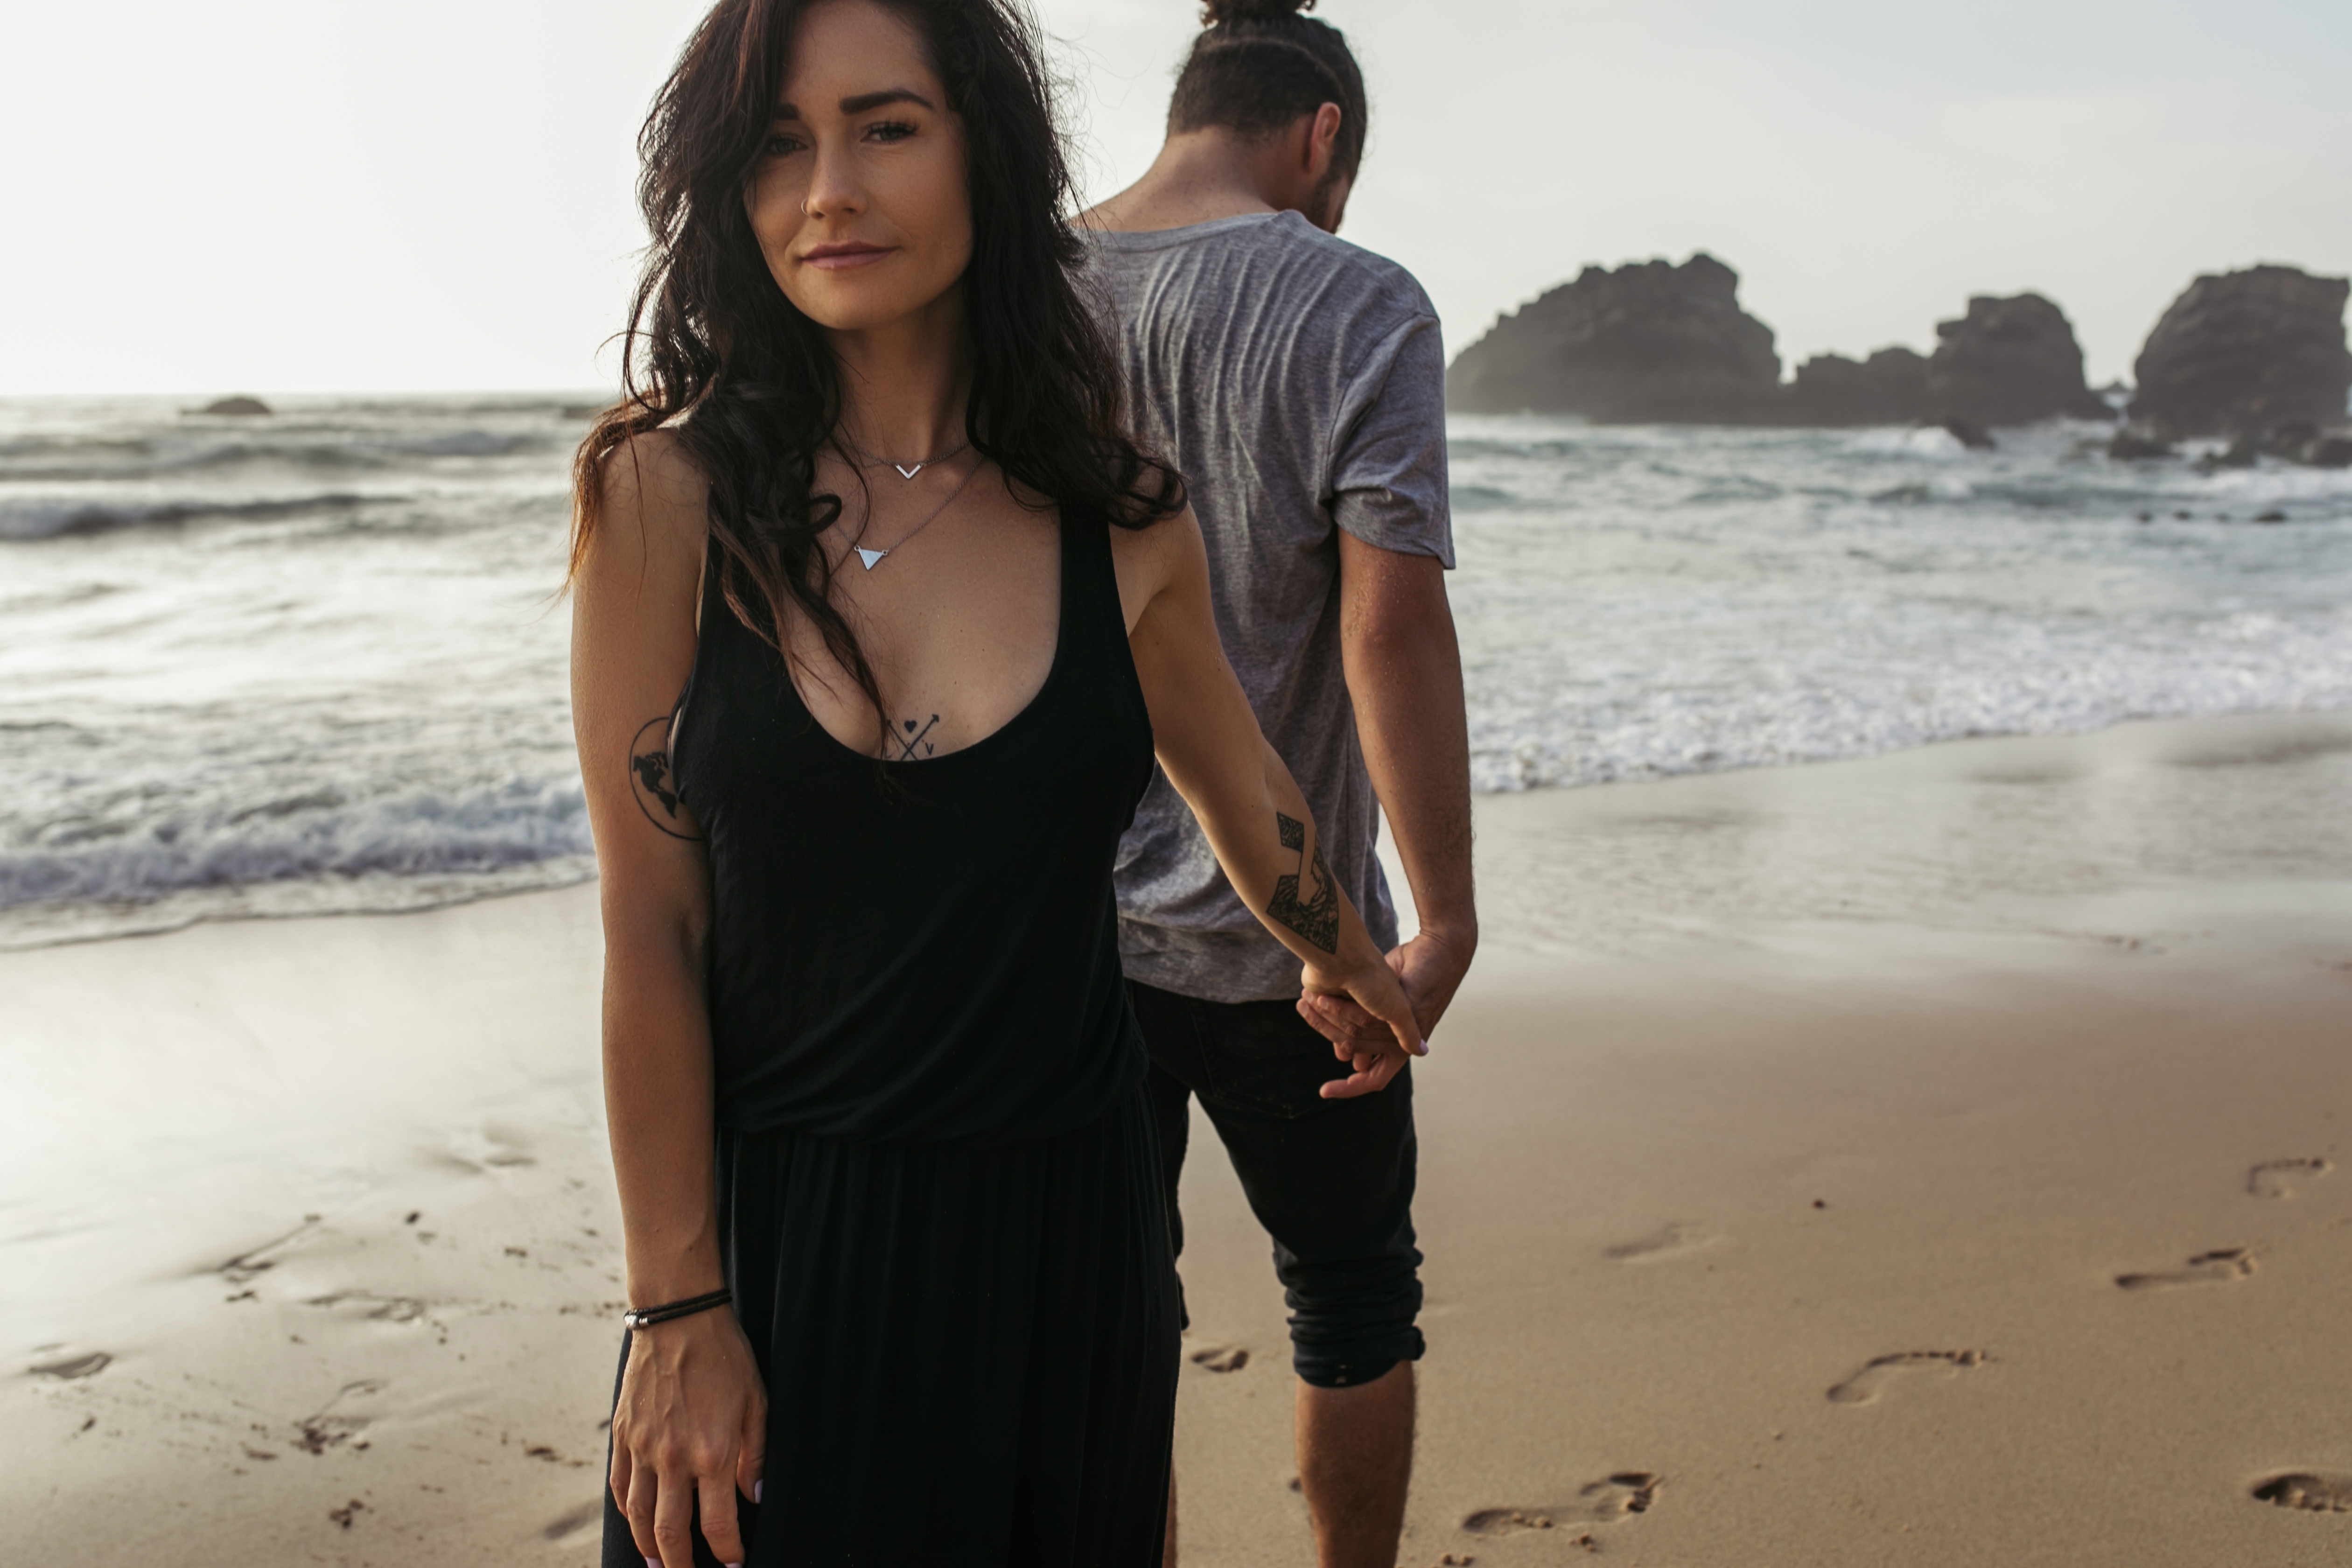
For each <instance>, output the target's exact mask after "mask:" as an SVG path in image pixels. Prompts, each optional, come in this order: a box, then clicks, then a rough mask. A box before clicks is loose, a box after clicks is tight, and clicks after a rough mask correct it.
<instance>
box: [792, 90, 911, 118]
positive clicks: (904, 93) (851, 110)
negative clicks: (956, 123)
mask: <svg viewBox="0 0 2352 1568" xmlns="http://www.w3.org/2000/svg"><path fill="white" fill-rule="evenodd" d="M886 103H919V104H921V105H922V106H923V107H924V108H925V109H928V110H931V111H932V112H933V113H937V112H938V111H939V106H938V105H937V104H935V103H933V102H932V101H931V100H929V99H928V98H925V97H924V96H923V95H922V94H921V93H919V92H917V91H916V90H915V89H913V88H911V87H886V88H884V89H882V90H881V91H879V92H861V93H858V94H856V95H855V96H854V97H850V98H845V99H843V100H841V112H842V113H844V114H863V113H865V112H866V110H869V109H879V108H881V107H882V106H883V105H884V104H886ZM800 117H801V111H800V109H799V108H798V106H796V105H794V104H790V103H780V104H778V105H776V118H777V119H778V120H798V119H799V118H800Z"/></svg>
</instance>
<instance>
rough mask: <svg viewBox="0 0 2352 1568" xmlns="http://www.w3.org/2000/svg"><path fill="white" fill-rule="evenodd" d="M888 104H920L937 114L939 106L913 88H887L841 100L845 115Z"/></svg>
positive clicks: (860, 112) (861, 112)
mask: <svg viewBox="0 0 2352 1568" xmlns="http://www.w3.org/2000/svg"><path fill="white" fill-rule="evenodd" d="M886 103H919V104H921V105H922V106H923V107H924V108H925V109H929V110H932V111H933V112H937V110H938V106H937V105H935V104H933V103H932V102H931V100H929V99H928V98H925V97H924V96H923V95H922V94H921V93H919V92H917V91H916V90H915V89H913V88H911V87H886V88H884V89H882V90H881V91H880V92H861V93H859V94H857V95H856V97H855V98H845V99H843V100H841V112H843V113H844V114H863V113H865V112H866V110H869V109H879V108H881V107H882V106H883V105H884V104H886Z"/></svg>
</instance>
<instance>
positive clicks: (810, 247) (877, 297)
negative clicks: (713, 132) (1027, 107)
mask: <svg viewBox="0 0 2352 1568" xmlns="http://www.w3.org/2000/svg"><path fill="white" fill-rule="evenodd" d="M744 202H745V205H746V206H747V207H748V208H749V210H750V212H751V228H752V232H753V233H755V234H756V235H758V236H759V239H760V249H761V253H762V254H764V255H765V256H766V257H767V258H768V270H769V271H771V272H772V273H773V274H774V275H775V279H776V283H777V285H778V287H780V288H782V289H783V291H784V295H785V297H786V298H787V299H789V300H792V302H793V304H795V305H797V306H799V307H800V309H801V311H802V313H803V314H804V315H806V316H807V317H808V318H809V319H810V320H811V321H815V322H816V323H817V324H818V325H820V326H824V327H830V328H833V329H834V330H835V331H861V330H863V329H866V328H870V327H878V326H883V325H887V324H888V323H890V322H892V321H900V320H902V319H904V318H906V317H908V316H911V315H913V314H915V313H916V312H917V311H919V310H922V309H923V308H924V307H926V306H928V305H930V304H932V303H934V302H935V301H937V300H940V299H941V298H942V297H943V296H945V295H947V294H948V293H949V292H950V290H951V289H954V287H955V285H956V281H957V279H961V277H962V276H963V271H964V268H965V266H966V265H967V264H968V263H969V262H970V261H971V190H970V187H969V184H968V183H967V179H966V174H965V168H964V147H963V125H962V121H961V120H960V119H959V118H958V117H957V116H955V115H954V114H952V113H950V112H949V110H948V108H947V91H946V89H945V88H944V87H943V86H942V85H941V83H940V79H939V74H938V73H937V72H936V71H934V70H933V69H932V68H931V65H930V61H929V58H928V57H927V56H926V53H925V51H924V48H923V43H922V39H921V37H919V35H918V34H917V33H916V32H915V30H914V29H913V28H912V27H910V26H908V24H907V23H905V22H904V21H902V20H900V19H899V17H898V16H897V15H896V14H895V13H893V12H890V11H887V10H885V9H884V8H883V7H881V6H879V5H874V4H872V3H871V0H819V3H818V4H817V5H811V6H809V7H807V8H806V9H804V10H803V11H802V12H801V14H800V16H799V19H798V21H797V22H796V23H795V25H794V26H793V40H792V64H791V68H790V69H789V70H788V72H787V73H786V75H785V78H784V85H783V90H782V95H781V97H780V99H779V100H778V102H777V104H776V116H775V121H774V122H773V123H772V125H771V126H770V128H769V133H768V145H767V150H766V152H765V153H763V154H762V156H761V160H760V165H759V168H758V170H757V172H756V173H754V174H753V175H752V177H751V187H750V189H749V190H748V191H747V192H746V193H745V195H744Z"/></svg>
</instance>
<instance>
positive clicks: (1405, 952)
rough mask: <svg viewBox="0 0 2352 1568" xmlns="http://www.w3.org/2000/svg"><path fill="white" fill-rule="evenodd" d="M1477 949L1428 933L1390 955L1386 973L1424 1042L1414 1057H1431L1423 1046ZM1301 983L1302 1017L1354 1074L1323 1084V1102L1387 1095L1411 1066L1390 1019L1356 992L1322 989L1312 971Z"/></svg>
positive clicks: (1470, 943) (1471, 944)
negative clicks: (1408, 1007) (1392, 1083)
mask: <svg viewBox="0 0 2352 1568" xmlns="http://www.w3.org/2000/svg"><path fill="white" fill-rule="evenodd" d="M1476 945H1477V944H1476V939H1475V937H1473V938H1471V939H1469V940H1466V941H1465V940H1460V939H1456V938H1452V937H1448V936H1444V935H1441V934H1439V933H1437V932H1434V931H1427V930H1424V931H1423V932H1422V933H1421V934H1420V935H1418V936H1416V937H1414V938H1413V939H1412V941H1411V942H1405V943H1404V944H1403V945H1402V946H1400V947H1398V948H1397V949H1396V950H1395V951H1394V952H1391V953H1390V954H1389V955H1388V963H1387V968H1388V969H1389V971H1390V972H1391V973H1392V974H1393V975H1394V976H1395V977H1396V980H1397V982H1398V983H1399V984H1400V985H1401V987H1402V994H1403V995H1404V996H1406V997H1407V998H1408V999H1409V1001H1410V1004H1411V1007H1412V1013H1411V1017H1412V1028H1413V1032H1414V1035H1415V1037H1417V1038H1418V1039H1419V1040H1420V1041H1422V1042H1424V1043H1423V1044H1422V1045H1421V1047H1420V1049H1419V1050H1418V1051H1416V1052H1415V1053H1414V1054H1415V1055H1419V1056H1426V1055H1428V1054H1429V1047H1428V1046H1427V1044H1426V1043H1425V1042H1426V1041H1427V1039H1428V1037H1430V1036H1431V1035H1433V1034H1435V1033H1436V1032H1437V1022H1438V1020H1439V1019H1440V1018H1442V1017H1444V1016H1445V1009H1446V1008H1447V1007H1448V1006H1449V1005H1451V1004H1452V1003H1453V1001H1454V992H1455V991H1457V990H1459V989H1460V988H1461V985H1462V977H1463V976H1464V975H1465V974H1466V973H1469V969H1470V957H1471V954H1472V952H1475V948H1476ZM1303 978H1304V984H1303V987H1302V989H1303V991H1304V994H1302V995H1301V996H1300V997H1299V998H1298V1014H1299V1016H1301V1017H1303V1018H1305V1019H1306V1020H1307V1023H1308V1024H1310V1025H1312V1026H1314V1028H1315V1031H1316V1033H1318V1034H1319V1035H1321V1036H1322V1037H1324V1038H1325V1039H1327V1040H1329V1041H1330V1042H1331V1048H1332V1051H1333V1054H1335V1055H1336V1056H1338V1057H1339V1059H1340V1060H1341V1061H1343V1062H1348V1063H1349V1064H1350V1066H1351V1067H1352V1068H1354V1071H1353V1073H1352V1074H1351V1075H1350V1076H1349V1077H1348V1078H1345V1079H1334V1080H1332V1081H1331V1082H1329V1083H1327V1084H1325V1085H1324V1086H1323V1098H1324V1099H1326V1100H1345V1099H1351V1098H1353V1097H1354V1096H1357V1095H1360V1094H1370V1093H1374V1092H1376V1091H1378V1090H1380V1089H1386V1088H1387V1087H1388V1086H1389V1080H1390V1079H1393V1078H1395V1077H1396V1075H1397V1073H1398V1071H1399V1069H1401V1068H1402V1067H1403V1066H1404V1064H1405V1061H1406V1060H1407V1058H1406V1057H1405V1056H1403V1055H1402V1053H1401V1052H1399V1050H1398V1049H1397V1047H1398V1045H1399V1043H1401V1042H1402V1040H1403V1039H1404V1036H1403V1035H1402V1033H1400V1032H1399V1031H1398V1030H1397V1029H1396V1027H1395V1025H1394V1022H1393V1021H1392V1019H1391V1016H1389V1015H1388V1014H1385V1013H1381V1012H1379V1011H1378V1010H1376V1009H1374V1008H1372V1007H1371V1006H1370V1005H1368V1004H1367V1003H1366V1002H1365V1000H1364V998H1363V996H1362V995H1361V994H1359V993H1357V992H1356V991H1355V990H1354V989H1353V988H1352V987H1337V986H1331V985H1326V984H1318V983H1317V976H1316V975H1315V973H1314V972H1312V971H1311V970H1310V971H1309V972H1308V973H1307V975H1306V976H1304V977H1303Z"/></svg>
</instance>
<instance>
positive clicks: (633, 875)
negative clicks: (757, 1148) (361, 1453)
mask: <svg viewBox="0 0 2352 1568" xmlns="http://www.w3.org/2000/svg"><path fill="white" fill-rule="evenodd" d="M703 500H704V490H703V487H702V484H701V481H700V479H699V478H698V476H697V475H696V473H695V471H694V469H693V467H692V465H691V464H690V463H688V461H687V460H686V459H685V458H683V457H682V456H681V455H680V454H679V453H678V452H677V449H676V447H674V446H673V445H672V444H671V443H670V442H669V441H668V440H667V438H666V437H662V436H659V435H655V436H651V437H640V438H639V439H638V440H637V441H636V442H635V445H634V446H633V447H631V446H625V447H622V448H621V449H620V450H619V451H617V452H615V453H614V454H613V456H612V457H611V458H608V459H607V461H606V463H605V471H604V495H603V505H602V508H601V514H602V515H601V517H600V518H599V521H598V526H597V528H596V531H595V532H594V533H593V535H592V536H591V538H590V542H589V545H588V550H587V552H586V555H585V557H584V559H583V561H582V562H581V564H580V570H579V572H578V574H577V575H576V576H575V578H574V579H573V584H572V586H573V594H574V602H573V606H572V726H573V731H574V733H575V735H576V738H577V740H578V742H579V746H580V773H581V777H582V780H583V784H584V785H585V788H586V791H587V797H588V819H589V823H590V826H592V827H593V830H594V832H595V836H596V860H597V871H598V877H599V883H600V886H599V891H600V892H601V894H602V898H603V905H604V1108H605V1119H606V1121H607V1123H608V1125H609V1127H610V1130H611V1134H612V1141H613V1170H614V1176H615V1177H616V1179H617V1180H618V1183H619V1185H620V1191H621V1220H622V1227H623V1230H624V1232H625V1248H626V1254H627V1269H628V1283H627V1291H628V1297H629V1302H630V1304H631V1305H632V1306H636V1307H652V1306H658V1305H660V1304H662V1303H664V1302H667V1301H676V1300H683V1299H685V1298H687V1297H690V1296H698V1295H701V1294H703V1293H705V1292H707V1291H710V1290H715V1289H719V1286H720V1284H721V1283H722V1282H723V1281H722V1279H721V1277H720V1270H719V1230H718V1198H717V1193H716V1191H715V1189H714V1185H713V1177H712V1169H713V1152H712V1151H713V1136H714V1135H713V1131H712V1123H711V1067H710V1019H709V1005H708V998H707V996H706V994H705V990H704V974H705V950H706V945H707V942H708V940H709V931H710V876H709V861H708V859H707V858H706V857H705V855H704V852H703V847H702V842H701V834H700V830H699V828H698V826H697V824H696V823H695V821H694V816H693V813H692V812H691V811H689V810H688V808H687V806H686V804H685V802H683V801H682V800H680V799H679V798H678V795H677V781H676V780H675V778H674V777H673V776H672V774H671V773H670V769H669V729H670V720H671V717H672V712H671V710H672V707H673V705H674V704H675V703H676V702H677V694H678V691H679V689H681V688H682V687H683V686H684V685H685V684H686V679H687V676H688V673H689V672H690V671H691V669H692V668H693V665H694V648H695V624H694V618H695V609H696V605H697V602H698V592H699V588H700V584H701V565H702V548H703V535H704V523H703ZM766 1426H767V1401H766V1395H765V1394H764V1392H763V1391H762V1389H761V1384H760V1377H759V1370H758V1363H756V1362H755V1361H754V1360H753V1359H752V1355H751V1345H750V1343H749V1342H747V1341H746V1340H745V1339H744V1337H743V1331H742V1329H741V1327H740V1325H739V1324H738V1323H737V1322H736V1321H735V1316H734V1314H733V1313H732V1312H731V1311H728V1310H723V1309H722V1310H715V1311H709V1312H702V1313H698V1314H697V1315H695V1316H693V1317H688V1318H680V1319H677V1320H674V1321H670V1322H666V1323H661V1324H657V1325H656V1326H654V1327H651V1328H646V1329H640V1330H637V1331H635V1333H633V1334H632V1335H631V1337H630V1343H629V1361H628V1365H627V1367H626V1368H625V1372H624V1373H623V1377H622V1384H621V1397H620V1402H619V1404H618V1405H617V1406H616V1407H615V1409H614V1413H613V1468H612V1477H611V1484H612V1488H613V1497H614V1501H615V1502H616V1503H617V1504H618V1505H619V1506H620V1508H621V1510H622V1511H623V1512H625V1513H626V1514H627V1515H628V1517H629V1525H630V1529H631V1531H632V1532H633V1533H634V1534H635V1537H636V1543H637V1548H638V1550H639V1551H640V1552H643V1553H644V1554H645V1556H646V1559H647V1560H648V1562H654V1561H658V1562H661V1563H667V1564H668V1565H669V1568H688V1564H689V1563H692V1562H693V1560H694V1553H693V1548H692V1545H691V1542H690V1541H689V1539H688V1532H689V1530H690V1528H691V1521H692V1518H693V1513H694V1507H695V1502H696V1500H697V1498H698V1497H699V1499H700V1501H701V1506H702V1532H703V1534H704V1536H705V1537H706V1538H707V1539H708V1540H709V1542H710V1547H711V1550H712V1551H714V1552H717V1553H718V1554H719V1561H721V1562H722V1563H740V1561H742V1558H743V1546H742V1542H741V1539H740V1532H739V1531H738V1529H737V1523H736V1514H735V1492H736V1490H737V1489H738V1488H740V1489H742V1490H743V1491H744V1492H745V1493H747V1494H748V1493H750V1492H751V1490H752V1489H753V1488H754V1487H755V1486H756V1485H757V1484H758V1481H759V1477H760V1464H761V1447H762V1443H763V1440H764V1435H765V1432H766Z"/></svg>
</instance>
